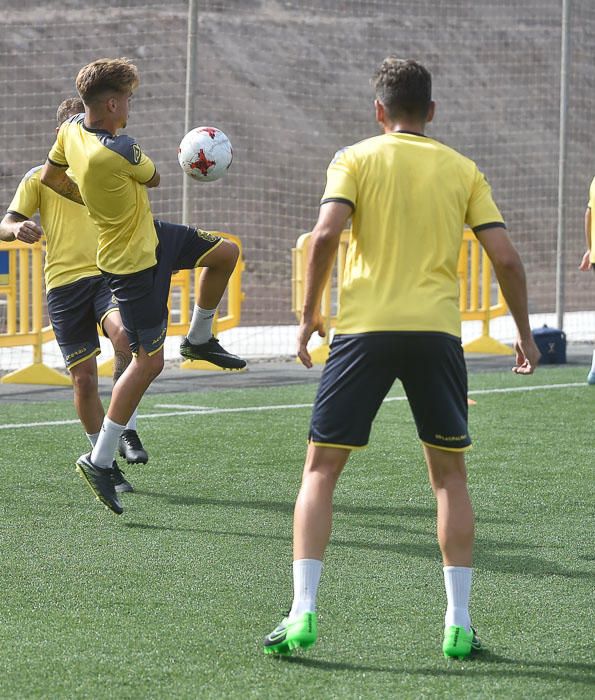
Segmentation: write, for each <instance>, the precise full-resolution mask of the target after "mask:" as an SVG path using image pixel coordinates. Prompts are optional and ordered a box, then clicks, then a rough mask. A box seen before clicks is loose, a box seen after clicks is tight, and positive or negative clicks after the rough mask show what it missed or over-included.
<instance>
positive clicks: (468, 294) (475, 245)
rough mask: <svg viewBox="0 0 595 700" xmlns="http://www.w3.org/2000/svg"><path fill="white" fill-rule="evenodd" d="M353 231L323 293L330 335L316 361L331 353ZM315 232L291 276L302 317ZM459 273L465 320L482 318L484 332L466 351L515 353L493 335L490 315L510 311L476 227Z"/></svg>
mask: <svg viewBox="0 0 595 700" xmlns="http://www.w3.org/2000/svg"><path fill="white" fill-rule="evenodd" d="M349 235H350V231H349V230H345V231H343V233H342V234H341V239H340V242H339V248H338V251H337V259H336V262H335V265H334V268H333V272H332V273H331V277H330V279H329V281H328V283H327V285H326V287H325V289H324V292H323V295H322V303H321V312H322V316H323V318H324V323H325V330H326V336H325V338H324V340H323V344H322V345H320V346H319V347H317V348H315V349H314V350H313V351H312V352H311V353H310V355H311V357H312V360H313V362H315V363H316V364H322V363H324V362H326V360H327V358H328V354H329V342H330V340H329V335H330V333H329V331H330V330H331V329H332V328H334V326H335V324H336V320H337V313H338V309H339V299H338V290H340V289H341V284H342V281H343V273H344V270H345V257H346V255H347V248H348V245H349ZM311 237H312V234H311V233H304V234H302V235H301V236H300V237H299V238H298V240H297V242H296V246H295V248H293V249H292V251H291V256H292V280H291V308H292V311H293V312H294V314H295V315H296V318H297V319H298V321H299V320H300V317H301V311H302V305H303V301H304V285H305V280H306V264H307V260H308V252H309V247H310V239H311ZM458 275H459V282H460V301H459V308H460V311H461V319H462V320H463V321H481V322H482V333H481V335H480V337H479V338H476V339H475V340H472V341H471V342H469V343H465V345H463V349H464V350H465V352H477V353H485V354H492V355H511V354H513V351H512V349H511V348H510V347H508V345H504V344H503V343H500V342H499V341H498V340H495V339H494V338H492V337H490V334H489V330H490V319H492V318H495V317H497V316H502V315H504V314H506V312H507V307H506V303H505V301H504V297H503V295H502V291H501V290H500V287H499V286H498V284H497V282H496V281H495V280H493V279H492V278H493V271H492V266H491V263H490V260H489V258H488V256H487V254H486V253H485V251H483V250H482V249H481V245H480V243H479V241H478V240H477V239H476V238H475V235H474V233H473V231H471V230H469V229H465V231H464V234H463V244H462V246H461V252H460V254H459V261H458ZM493 287H494V288H495V290H496V295H497V299H496V303H495V304H492V303H491V298H492V288H493Z"/></svg>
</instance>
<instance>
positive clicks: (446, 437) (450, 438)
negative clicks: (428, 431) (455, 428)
mask: <svg viewBox="0 0 595 700" xmlns="http://www.w3.org/2000/svg"><path fill="white" fill-rule="evenodd" d="M434 437H435V438H436V440H444V442H459V440H466V439H467V436H466V435H440V433H436V435H434Z"/></svg>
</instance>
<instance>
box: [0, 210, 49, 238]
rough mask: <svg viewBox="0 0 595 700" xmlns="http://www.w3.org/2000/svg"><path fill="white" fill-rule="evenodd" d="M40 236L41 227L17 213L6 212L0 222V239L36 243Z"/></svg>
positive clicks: (41, 232)
mask: <svg viewBox="0 0 595 700" xmlns="http://www.w3.org/2000/svg"><path fill="white" fill-rule="evenodd" d="M42 236H43V229H42V228H41V226H39V224H36V223H35V221H31V220H30V219H27V218H26V217H25V216H20V215H19V214H10V213H9V214H6V215H5V216H4V218H3V219H2V221H1V222H0V241H22V242H23V243H37V241H38V240H39V239H40V238H41V237H42Z"/></svg>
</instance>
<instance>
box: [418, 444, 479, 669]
mask: <svg viewBox="0 0 595 700" xmlns="http://www.w3.org/2000/svg"><path fill="white" fill-rule="evenodd" d="M424 454H425V458H426V462H427V465H428V472H429V475H430V483H431V485H432V490H433V491H434V494H435V496H436V504H437V530H438V543H439V545H440V551H441V552H442V562H443V565H444V569H443V570H444V585H445V588H446V598H447V608H446V614H445V617H444V642H443V646H442V649H443V652H444V655H445V656H452V657H460V658H464V657H465V656H468V655H469V654H470V653H471V652H472V651H473V650H475V649H479V647H480V644H479V640H478V639H477V636H476V634H475V630H474V629H473V628H472V626H471V616H470V614H469V599H470V596H471V578H472V574H473V569H472V568H471V567H472V559H473V541H474V532H475V521H474V515H473V508H472V506H471V499H470V498H469V491H468V489H467V473H466V469H465V457H464V453H463V452H447V451H445V450H442V449H436V448H433V447H430V446H428V445H424Z"/></svg>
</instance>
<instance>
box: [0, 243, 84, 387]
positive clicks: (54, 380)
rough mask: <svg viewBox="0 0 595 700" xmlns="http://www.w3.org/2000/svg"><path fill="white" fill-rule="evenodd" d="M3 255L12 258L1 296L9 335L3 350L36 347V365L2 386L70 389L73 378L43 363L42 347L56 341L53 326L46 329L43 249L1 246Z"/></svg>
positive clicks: (0, 336)
mask: <svg viewBox="0 0 595 700" xmlns="http://www.w3.org/2000/svg"><path fill="white" fill-rule="evenodd" d="M0 255H6V256H8V266H7V267H8V270H7V272H5V273H4V274H3V276H2V284H0V296H4V297H5V300H6V331H5V332H4V333H0V348H2V347H4V348H6V347H18V346H27V345H31V346H32V352H33V357H32V359H33V362H32V364H30V365H28V366H27V367H23V368H22V369H19V370H16V371H14V372H10V373H9V374H6V375H4V376H3V377H2V378H0V382H3V383H14V384H53V385H58V386H68V385H70V383H71V381H70V377H68V376H67V375H65V374H62V373H61V372H57V371H56V370H55V369H52V368H51V367H47V366H46V365H44V364H43V362H42V346H43V343H44V342H46V341H47V340H51V339H52V338H53V337H54V332H53V331H52V329H51V326H46V327H43V325H42V323H43V321H42V314H43V289H42V286H43V247H42V244H41V243H35V244H34V245H30V244H28V243H21V242H20V241H15V242H13V243H3V242H0Z"/></svg>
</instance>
